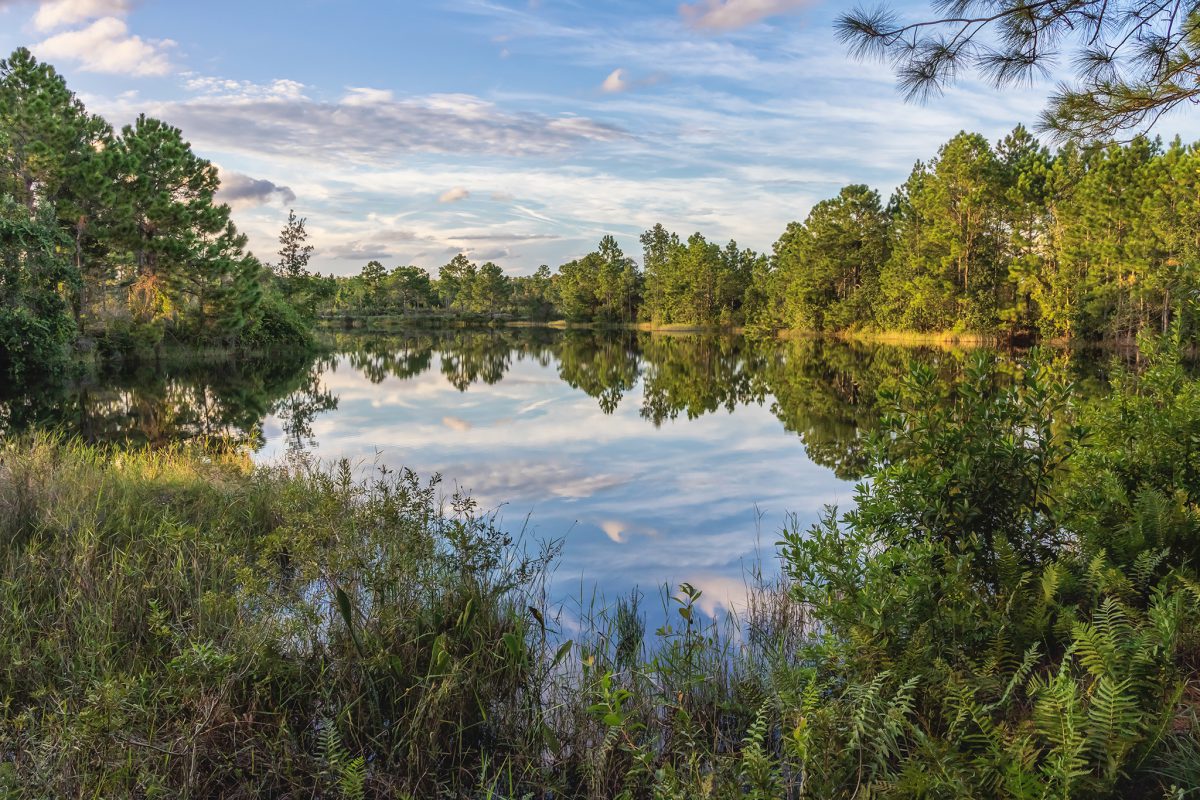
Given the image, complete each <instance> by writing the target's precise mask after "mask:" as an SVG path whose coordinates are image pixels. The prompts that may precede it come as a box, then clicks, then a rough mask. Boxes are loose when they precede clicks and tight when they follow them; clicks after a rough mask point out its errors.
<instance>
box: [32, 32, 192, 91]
mask: <svg viewBox="0 0 1200 800" xmlns="http://www.w3.org/2000/svg"><path fill="white" fill-rule="evenodd" d="M174 44H175V43H174V42H172V41H171V40H169V39H163V40H159V41H149V40H146V39H143V38H141V37H140V36H135V35H133V34H131V33H130V32H129V28H128V26H126V25H125V23H124V22H123V21H121V20H119V19H117V18H116V17H104V18H103V19H98V20H96V21H95V22H93V23H92V24H91V25H89V26H87V27H86V28H81V29H80V30H77V31H66V32H64V33H59V34H56V35H54V36H51V37H50V38H49V39H46V40H45V41H43V42H41V43H40V44H36V45H34V46H33V48H32V49H33V51H34V52H35V53H36V54H37V56H38V57H39V58H42V59H45V60H48V61H53V60H56V59H69V60H72V61H77V62H78V63H79V65H80V66H81V67H82V68H83V70H84V71H85V72H103V73H110V74H116V75H134V76H139V77H144V76H151V75H166V74H168V73H169V72H171V62H170V60H169V59H168V58H167V54H166V51H167V49H169V48H170V47H172V46H173V45H174Z"/></svg>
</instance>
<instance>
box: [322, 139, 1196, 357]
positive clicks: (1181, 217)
mask: <svg viewBox="0 0 1200 800" xmlns="http://www.w3.org/2000/svg"><path fill="white" fill-rule="evenodd" d="M641 243H642V245H643V254H642V255H643V257H642V263H641V265H640V266H639V265H638V264H637V263H636V262H635V261H634V260H633V259H631V258H629V257H628V256H626V255H625V254H624V253H623V252H622V251H621V248H620V246H619V245H618V244H617V242H616V240H615V239H614V238H613V237H611V236H606V237H605V238H604V239H603V240H602V241H601V242H600V245H599V247H598V248H597V249H596V250H595V251H593V252H591V253H588V254H587V255H585V256H583V257H582V258H579V259H575V260H573V261H570V262H569V263H566V264H563V265H562V266H560V267H559V268H558V269H557V270H556V271H555V272H553V273H551V271H550V269H549V268H548V267H546V266H543V267H541V268H539V269H538V271H537V272H536V273H535V274H534V275H530V276H522V277H510V276H508V275H506V274H505V273H504V272H503V270H501V269H500V267H498V266H496V265H495V264H492V263H490V262H489V263H486V264H483V265H482V266H476V265H475V264H473V263H472V262H471V261H470V260H469V259H468V258H467V257H466V256H464V255H459V256H456V257H455V258H454V259H453V260H452V261H451V262H450V263H448V264H447V265H445V266H444V267H442V268H441V270H440V271H439V273H438V275H437V276H436V277H434V276H432V275H430V274H428V273H426V272H425V271H423V270H420V269H418V268H416V267H400V268H397V269H396V270H393V271H392V272H388V271H387V270H386V269H384V267H383V266H382V265H381V264H379V263H378V262H372V263H371V264H370V265H368V266H367V268H366V269H365V270H364V271H363V273H362V274H361V275H359V276H356V277H352V278H339V279H337V281H336V290H331V291H330V293H329V294H330V302H329V304H328V305H327V306H326V307H325V309H324V310H326V311H363V310H368V311H374V312H377V313H383V312H386V311H404V310H410V309H431V308H445V309H454V310H460V311H464V312H476V313H494V314H510V315H515V316H520V317H527V318H533V319H547V318H551V317H554V318H563V319H567V320H570V321H576V322H609V323H627V322H639V321H640V322H651V323H655V324H681V325H705V326H720V325H750V326H755V327H760V328H767V329H779V328H792V329H806V330H814V331H847V330H905V331H915V332H944V331H960V332H961V331H970V332H977V333H987V334H994V335H1004V336H1020V335H1024V336H1033V335H1040V336H1043V337H1054V338H1071V339H1083V340H1100V339H1103V340H1116V339H1130V338H1133V337H1136V336H1137V335H1138V334H1139V333H1141V332H1143V331H1164V330H1166V329H1167V328H1168V327H1169V326H1170V324H1171V322H1172V321H1173V320H1174V319H1175V318H1176V317H1181V319H1180V321H1181V323H1182V324H1183V325H1184V327H1185V329H1190V326H1191V325H1192V323H1193V321H1194V319H1193V318H1194V316H1195V311H1194V308H1193V306H1194V302H1195V300H1196V293H1197V289H1198V287H1200V278H1198V274H1197V269H1198V267H1200V149H1198V148H1197V147H1196V146H1194V145H1193V146H1185V145H1183V144H1181V143H1180V142H1179V141H1178V140H1176V141H1174V142H1172V143H1171V144H1169V145H1164V144H1163V143H1162V142H1160V141H1158V140H1151V139H1147V138H1144V137H1139V138H1135V139H1133V140H1132V141H1131V142H1129V143H1128V144H1124V145H1118V144H1108V145H1091V146H1082V145H1076V144H1070V145H1067V146H1065V147H1063V148H1062V149H1060V150H1058V151H1057V152H1054V153H1052V152H1051V151H1050V150H1049V149H1047V148H1046V147H1044V146H1043V145H1041V144H1040V143H1039V142H1038V140H1037V139H1036V138H1035V137H1034V136H1033V135H1031V134H1030V133H1029V132H1028V131H1027V130H1025V128H1023V127H1018V128H1017V129H1016V130H1014V131H1013V132H1012V133H1011V134H1010V135H1008V136H1007V137H1005V138H1004V139H1003V140H1002V141H1000V142H999V143H997V144H996V145H992V144H991V143H989V142H988V140H987V139H985V138H984V137H983V136H981V135H979V134H972V133H960V134H959V135H957V136H955V137H954V138H953V139H951V140H950V141H949V142H947V143H946V144H945V145H944V146H943V147H942V148H941V149H940V150H939V151H938V154H937V156H936V157H935V158H933V159H932V160H930V161H921V162H918V163H917V164H916V166H915V167H914V168H913V171H912V174H911V175H910V176H909V178H908V180H906V181H905V182H904V184H903V185H902V186H901V187H900V188H899V189H898V190H897V191H896V192H895V194H894V195H893V196H892V197H891V199H890V200H889V201H888V202H887V203H886V204H885V203H884V202H883V200H882V198H881V196H880V194H879V193H878V192H876V191H874V190H872V189H870V188H869V187H867V186H862V185H854V186H847V187H845V188H844V189H842V190H841V191H840V192H839V193H838V195H837V196H836V197H834V198H831V199H828V200H824V201H822V202H820V203H818V204H817V205H816V206H814V207H813V209H812V210H811V212H810V213H809V214H808V216H807V218H806V219H805V220H804V221H803V222H794V223H792V224H790V225H788V227H787V229H786V230H785V231H784V232H783V235H782V236H781V237H780V238H779V240H778V241H777V242H776V243H775V245H774V248H773V250H772V252H771V253H770V254H761V253H755V252H754V251H752V250H746V249H741V248H739V246H738V245H737V243H736V242H729V243H728V244H727V245H725V246H724V247H722V246H720V245H718V244H717V243H715V242H711V241H709V240H707V239H705V237H704V236H702V235H701V234H699V233H697V234H693V235H692V236H690V237H688V238H687V239H686V240H685V239H681V238H680V237H679V236H677V235H676V234H674V233H672V232H670V231H668V230H666V229H665V228H664V227H663V226H661V225H656V226H655V227H654V228H652V229H651V230H649V231H646V233H644V234H643V235H642V237H641Z"/></svg>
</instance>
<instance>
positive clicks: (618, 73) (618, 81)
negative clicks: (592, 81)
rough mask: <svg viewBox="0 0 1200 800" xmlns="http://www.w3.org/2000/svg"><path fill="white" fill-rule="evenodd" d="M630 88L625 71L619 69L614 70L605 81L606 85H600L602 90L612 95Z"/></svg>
mask: <svg viewBox="0 0 1200 800" xmlns="http://www.w3.org/2000/svg"><path fill="white" fill-rule="evenodd" d="M628 88H629V81H628V80H626V78H625V70H623V69H619V68H618V69H614V70H613V71H612V74H611V75H609V76H608V77H607V78H605V79H604V83H602V84H600V89H601V90H602V91H605V92H608V93H610V94H615V93H617V92H624V91H625V90H627V89H628Z"/></svg>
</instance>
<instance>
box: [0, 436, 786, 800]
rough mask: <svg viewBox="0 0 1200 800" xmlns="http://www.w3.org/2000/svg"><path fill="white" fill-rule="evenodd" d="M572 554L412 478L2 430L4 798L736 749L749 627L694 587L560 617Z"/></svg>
mask: <svg viewBox="0 0 1200 800" xmlns="http://www.w3.org/2000/svg"><path fill="white" fill-rule="evenodd" d="M555 554H556V548H555V546H553V545H547V546H533V545H532V544H531V543H527V542H522V541H521V540H519V539H514V538H513V537H511V536H510V535H509V534H507V533H505V532H504V531H502V530H500V529H499V528H498V527H497V526H496V525H495V524H494V520H493V518H492V517H491V516H490V515H488V514H487V513H484V512H482V511H481V510H480V509H478V508H477V507H476V506H475V504H474V503H473V501H471V500H470V499H469V498H467V497H464V496H461V495H458V494H454V493H447V492H446V491H444V490H443V488H442V485H441V483H440V482H439V481H438V479H437V478H434V479H432V480H428V481H422V480H421V479H419V478H418V477H417V476H416V475H414V474H413V473H411V472H407V471H400V472H391V471H389V470H387V469H386V468H380V469H377V470H376V472H375V473H374V475H373V477H371V478H369V479H365V480H360V479H356V478H355V477H354V471H353V470H352V468H351V466H350V465H349V464H345V463H342V464H340V465H337V466H335V467H334V468H333V469H321V468H318V467H316V466H314V465H312V464H310V463H306V462H303V461H295V462H291V463H289V464H286V465H280V466H275V467H255V466H253V465H252V464H251V463H249V461H248V460H247V459H246V457H245V456H244V455H241V454H239V452H237V451H236V450H235V449H232V448H227V447H223V446H221V445H220V443H218V442H210V443H208V445H207V446H200V445H193V446H190V447H177V448H167V449H162V450H155V451H150V450H141V451H129V452H122V451H120V450H117V449H106V448H97V447H90V446H85V445H81V444H78V443H75V442H73V441H69V440H65V439H61V438H57V437H52V436H40V437H36V438H29V439H24V440H20V441H8V442H5V443H3V444H0V631H3V635H0V753H2V754H3V764H2V766H0V795H4V793H7V796H13V797H39V796H41V797H49V796H54V797H75V796H79V797H83V796H86V797H156V796H159V797H162V796H170V797H175V796H188V797H261V796H275V797H311V796H314V794H315V795H318V796H329V797H339V796H349V797H355V796H372V797H374V796H379V797H405V796H414V797H436V796H463V797H468V796H469V797H484V796H492V797H517V796H525V795H526V794H529V793H533V792H536V793H537V794H538V795H540V796H556V797H570V796H592V797H604V796H612V795H615V794H617V793H618V792H619V791H621V788H622V787H625V786H629V785H631V784H630V778H629V775H630V773H631V772H636V771H637V769H638V768H639V767H640V768H643V769H646V770H650V771H653V770H651V769H650V760H651V759H652V760H653V761H654V762H655V763H669V762H671V761H674V760H676V759H678V760H679V761H680V763H686V762H687V761H688V759H691V761H692V762H694V764H695V765H696V767H697V768H699V766H700V764H701V763H702V760H701V759H700V755H701V754H702V753H710V754H717V753H725V754H732V753H734V752H735V751H736V750H737V749H738V747H739V744H738V743H739V741H740V738H741V737H742V736H743V735H744V729H745V727H746V725H747V724H748V723H749V722H750V721H752V716H753V714H754V713H755V712H756V711H757V708H758V705H759V704H760V696H761V692H762V690H761V689H760V688H756V687H758V686H759V685H760V684H761V682H762V679H763V669H762V667H764V666H765V665H763V664H760V663H756V662H755V661H753V660H748V659H743V658H741V657H740V656H738V654H737V652H735V651H739V650H742V649H744V648H745V640H743V639H742V638H739V636H738V635H737V633H736V631H732V630H729V629H724V630H723V629H722V626H721V624H720V623H717V622H715V621H712V620H708V619H706V618H704V617H703V615H701V614H700V613H699V612H698V610H697V609H696V608H695V601H696V599H697V593H696V592H695V590H694V589H691V588H690V587H685V589H684V590H683V591H682V592H679V593H676V595H675V597H674V598H671V597H667V598H666V599H665V602H666V603H667V604H668V609H667V611H668V613H669V614H670V617H669V619H671V620H672V621H671V622H670V623H669V624H667V625H664V626H663V627H662V628H661V629H660V630H658V631H657V632H655V633H654V634H652V635H650V636H648V635H647V631H646V621H645V620H646V614H645V613H644V611H643V609H642V606H641V604H642V602H643V601H642V599H641V598H640V597H638V596H634V597H631V598H623V599H621V600H620V601H619V602H615V603H612V604H608V605H606V604H604V603H602V602H600V601H599V600H598V599H597V598H591V599H590V600H589V602H588V604H587V605H586V607H585V606H583V605H581V606H580V607H579V608H577V609H574V610H571V611H570V616H572V617H574V618H575V619H577V620H578V622H577V623H576V624H574V625H564V620H565V618H566V616H567V615H568V612H567V610H565V609H564V608H562V607H558V608H551V607H550V606H549V605H548V603H547V599H546V598H547V592H546V586H545V582H546V579H547V577H548V575H549V574H550V569H551V566H552V562H553V558H554V556H555ZM764 591H765V590H764ZM770 596H771V597H775V601H780V600H782V601H785V602H786V597H785V595H783V594H779V595H778V596H775V595H770ZM770 602H772V601H771V600H769V599H768V595H767V594H763V596H762V597H761V598H760V600H759V603H760V606H761V607H762V608H764V609H765V608H766V606H767V605H768V604H769V603H770ZM767 616H769V615H767ZM764 619H765V616H764ZM765 638H770V637H769V636H767V637H765ZM648 641H652V642H653V644H652V645H650V646H649V647H648V646H647V642H648ZM748 714H749V715H750V717H749V718H748V716H747V715H748ZM613 715H616V716H615V717H614V716H613ZM650 754H653V755H650ZM705 762H706V763H707V766H705V767H704V769H705V770H706V771H711V768H712V763H711V762H708V761H707V759H705ZM731 774H732V773H731Z"/></svg>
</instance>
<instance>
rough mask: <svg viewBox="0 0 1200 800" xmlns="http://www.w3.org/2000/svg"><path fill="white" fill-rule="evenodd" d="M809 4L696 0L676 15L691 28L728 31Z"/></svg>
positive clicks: (774, 0) (804, 0)
mask: <svg viewBox="0 0 1200 800" xmlns="http://www.w3.org/2000/svg"><path fill="white" fill-rule="evenodd" d="M811 4H812V0H699V2H695V3H684V4H683V5H681V6H679V13H680V14H682V15H683V18H684V20H685V21H686V22H687V23H688V24H689V25H691V26H692V27H693V28H705V29H709V30H719V31H729V30H734V29H736V28H743V27H745V26H747V25H752V24H753V23H755V22H759V21H761V20H764V19H766V18H767V17H774V16H778V15H779V14H789V13H792V12H795V11H798V10H800V9H801V8H805V7H806V6H809V5H811Z"/></svg>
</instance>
